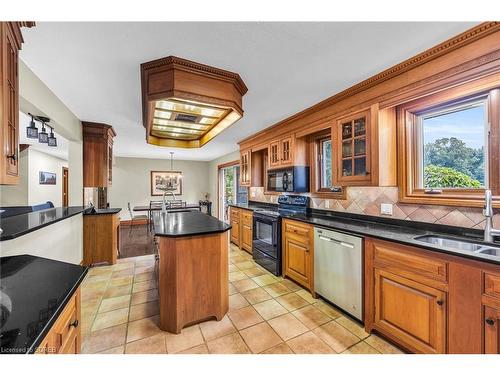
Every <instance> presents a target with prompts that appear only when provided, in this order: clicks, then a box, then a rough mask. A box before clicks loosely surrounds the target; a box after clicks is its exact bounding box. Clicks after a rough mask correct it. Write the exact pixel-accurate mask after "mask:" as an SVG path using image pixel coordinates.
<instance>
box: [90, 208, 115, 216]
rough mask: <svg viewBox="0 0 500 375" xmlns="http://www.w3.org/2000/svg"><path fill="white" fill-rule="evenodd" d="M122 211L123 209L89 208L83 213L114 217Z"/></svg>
mask: <svg viewBox="0 0 500 375" xmlns="http://www.w3.org/2000/svg"><path fill="white" fill-rule="evenodd" d="M121 210H122V209H121V208H94V209H93V210H92V209H91V208H87V210H85V211H84V212H83V214H84V215H112V214H117V213H118V212H120V211H121Z"/></svg>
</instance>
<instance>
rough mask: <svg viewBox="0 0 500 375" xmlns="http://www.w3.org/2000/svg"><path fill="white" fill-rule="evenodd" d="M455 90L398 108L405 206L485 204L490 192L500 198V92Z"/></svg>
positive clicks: (402, 194)
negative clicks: (485, 197) (484, 198)
mask: <svg viewBox="0 0 500 375" xmlns="http://www.w3.org/2000/svg"><path fill="white" fill-rule="evenodd" d="M453 92H454V94H453V95H452V94H451V93H447V92H444V93H440V94H436V95H434V96H431V97H427V98H423V99H419V100H416V101H414V102H411V103H408V104H404V105H402V106H400V107H399V108H398V139H399V146H398V149H399V151H398V152H399V154H398V159H399V160H398V162H399V163H400V173H399V178H400V200H401V201H402V202H406V203H423V204H444V205H464V206H481V205H482V204H483V202H482V201H483V196H484V190H485V189H487V188H488V189H491V190H493V194H494V195H499V194H500V189H499V182H498V179H499V175H500V173H499V171H500V165H499V163H498V157H499V156H500V155H499V147H500V144H499V135H500V126H499V119H498V110H497V109H498V108H499V107H498V106H499V105H500V102H499V100H498V98H499V92H500V90H498V89H495V90H491V91H488V92H484V93H482V94H473V95H471V94H469V95H467V90H466V89H463V90H460V89H454V91H453ZM460 92H461V96H458V95H457V93H460Z"/></svg>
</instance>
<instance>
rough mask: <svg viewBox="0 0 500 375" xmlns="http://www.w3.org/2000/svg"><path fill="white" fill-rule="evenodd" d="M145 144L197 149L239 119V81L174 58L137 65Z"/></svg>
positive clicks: (241, 87)
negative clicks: (140, 88) (138, 66)
mask: <svg viewBox="0 0 500 375" xmlns="http://www.w3.org/2000/svg"><path fill="white" fill-rule="evenodd" d="M141 86H142V115H143V125H144V127H145V128H146V141H147V142H148V143H150V144H153V145H156V146H165V147H182V148H199V147H202V146H203V145H205V144H206V143H207V142H209V141H210V140H211V139H213V138H214V137H216V136H217V135H218V134H219V133H221V132H222V131H223V130H225V129H227V128H228V127H229V126H231V125H232V124H234V123H235V122H236V121H238V120H239V119H240V118H241V117H243V104H242V98H243V95H245V93H246V92H247V91H248V89H247V87H246V86H245V83H244V82H243V80H242V79H241V77H240V76H239V75H238V74H236V73H232V72H228V71H226V70H222V69H218V68H214V67H211V66H208V65H203V64H199V63H196V62H193V61H189V60H184V59H181V58H178V57H175V56H169V57H165V58H162V59H158V60H154V61H150V62H147V63H144V64H141Z"/></svg>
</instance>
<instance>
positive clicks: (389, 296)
mask: <svg viewBox="0 0 500 375" xmlns="http://www.w3.org/2000/svg"><path fill="white" fill-rule="evenodd" d="M374 326H375V327H377V328H378V329H379V330H380V331H381V332H382V333H386V334H387V335H388V336H390V337H393V338H394V339H395V340H397V341H400V342H401V343H402V344H403V345H405V346H409V347H411V348H413V350H415V351H416V352H420V353H445V349H446V345H445V343H446V341H445V340H446V293H445V292H442V291H440V290H438V289H435V288H431V287H429V286H426V285H423V284H420V283H417V282H414V281H411V280H409V279H406V278H403V277H400V276H396V275H393V274H391V273H389V272H386V271H383V270H380V269H375V321H374Z"/></svg>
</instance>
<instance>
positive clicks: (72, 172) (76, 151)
mask: <svg viewBox="0 0 500 375" xmlns="http://www.w3.org/2000/svg"><path fill="white" fill-rule="evenodd" d="M19 107H20V110H21V111H22V112H24V113H28V112H30V113H36V114H37V115H44V116H47V117H49V118H50V123H51V124H52V125H53V126H55V128H56V131H57V133H59V134H60V135H61V136H63V137H64V138H66V139H67V140H68V142H69V147H68V167H69V186H68V188H69V205H70V206H81V205H82V204H83V148H82V142H83V136H82V124H81V121H80V120H79V119H78V118H77V117H76V116H75V115H74V114H73V113H72V112H71V111H70V110H69V109H68V107H66V106H65V105H64V103H63V102H62V101H61V100H60V99H59V98H58V97H57V96H56V95H55V94H54V93H53V92H52V91H51V90H50V89H49V88H48V87H47V86H46V85H45V84H44V83H43V82H42V81H41V80H40V79H39V78H38V77H37V76H36V75H35V74H34V73H33V72H32V71H31V70H30V69H29V68H28V66H26V64H25V63H24V62H23V61H19ZM21 130H22V129H21Z"/></svg>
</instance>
